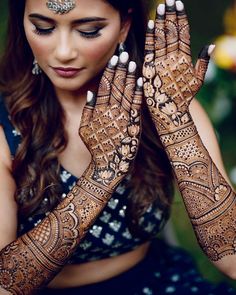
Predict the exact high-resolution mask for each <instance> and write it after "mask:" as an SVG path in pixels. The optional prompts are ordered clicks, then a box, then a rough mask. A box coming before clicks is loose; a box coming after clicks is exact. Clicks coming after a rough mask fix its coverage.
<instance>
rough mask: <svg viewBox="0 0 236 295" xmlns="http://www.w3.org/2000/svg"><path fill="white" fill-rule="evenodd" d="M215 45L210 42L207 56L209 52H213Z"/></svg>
mask: <svg viewBox="0 0 236 295" xmlns="http://www.w3.org/2000/svg"><path fill="white" fill-rule="evenodd" d="M215 48H216V46H215V45H214V44H211V45H210V46H209V48H208V54H209V56H211V54H212V53H213V51H214V50H215Z"/></svg>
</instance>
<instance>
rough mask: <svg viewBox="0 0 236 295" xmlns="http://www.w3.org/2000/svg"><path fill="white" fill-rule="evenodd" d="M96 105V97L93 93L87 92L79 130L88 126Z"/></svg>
mask: <svg viewBox="0 0 236 295" xmlns="http://www.w3.org/2000/svg"><path fill="white" fill-rule="evenodd" d="M95 105H96V96H95V94H94V93H93V92H91V91H88V92H87V103H86V105H85V107H84V109H83V113H82V117H81V122H80V128H82V127H85V126H88V124H89V122H90V120H91V118H92V116H93V110H94V107H95Z"/></svg>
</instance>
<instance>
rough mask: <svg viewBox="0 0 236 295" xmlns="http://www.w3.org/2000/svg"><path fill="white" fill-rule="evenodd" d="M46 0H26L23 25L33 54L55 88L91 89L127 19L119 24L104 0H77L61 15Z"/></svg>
mask: <svg viewBox="0 0 236 295" xmlns="http://www.w3.org/2000/svg"><path fill="white" fill-rule="evenodd" d="M46 2H47V1H46V0H37V1H35V0H26V6H25V14H24V28H25V33H26V37H27V40H28V42H29V45H30V47H31V49H32V51H33V54H34V57H35V58H36V60H37V61H38V64H39V65H40V67H41V69H42V70H43V71H44V73H45V74H46V75H47V76H48V78H49V79H50V80H51V82H52V83H53V85H54V87H55V88H56V89H63V90H68V91H76V90H79V89H81V88H83V87H84V86H85V87H87V88H88V89H91V90H93V89H94V87H96V86H95V84H94V83H95V82H96V81H97V80H96V78H98V76H99V74H100V73H101V72H102V71H103V69H104V68H105V66H106V64H107V62H108V60H109V59H110V58H111V56H112V55H113V54H114V51H115V49H116V47H117V45H118V43H120V42H123V41H125V38H126V36H127V33H128V30H129V21H127V22H126V23H125V24H121V20H120V15H119V12H118V11H116V10H115V9H114V8H113V7H112V6H111V5H110V4H109V3H108V2H106V1H104V0H77V1H76V7H75V8H74V9H73V10H71V11H70V12H69V13H67V14H64V15H59V14H55V13H54V12H52V11H51V10H49V9H48V8H47V6H46ZM32 66H33V65H32Z"/></svg>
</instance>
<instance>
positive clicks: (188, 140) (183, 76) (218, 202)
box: [143, 1, 236, 261]
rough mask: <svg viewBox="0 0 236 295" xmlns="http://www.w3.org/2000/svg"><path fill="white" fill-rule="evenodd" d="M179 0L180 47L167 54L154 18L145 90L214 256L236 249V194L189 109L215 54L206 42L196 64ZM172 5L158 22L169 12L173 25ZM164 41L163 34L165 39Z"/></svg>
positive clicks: (208, 250) (206, 248)
mask: <svg viewBox="0 0 236 295" xmlns="http://www.w3.org/2000/svg"><path fill="white" fill-rule="evenodd" d="M177 2H178V4H176V6H178V7H177V10H178V11H177V12H176V13H177V33H176V34H177V36H178V38H179V39H178V48H177V49H174V50H170V47H169V49H168V50H166V54H165V55H163V52H165V50H164V49H163V48H162V46H159V45H158V44H157V41H156V40H162V39H163V34H162V33H161V34H160V31H159V30H157V29H155V25H154V24H153V23H152V22H151V21H150V22H149V25H148V31H147V39H146V47H145V52H146V53H145V61H144V67H143V76H144V94H145V98H146V101H147V105H148V107H149V110H150V113H151V116H152V119H153V121H154V123H155V126H156V129H157V131H158V133H159V135H160V139H161V141H162V143H163V145H164V147H165V149H166V152H167V154H168V157H169V159H170V161H171V164H172V167H173V169H174V172H175V175H176V178H177V181H178V184H179V188H180V191H181V194H182V196H183V199H184V203H185V206H186V209H187V211H188V214H189V216H190V220H191V222H192V225H193V228H194V230H195V233H196V236H197V239H198V241H199V244H200V245H201V247H202V249H203V251H204V252H205V253H206V254H207V255H208V256H209V258H210V259H211V260H212V261H218V260H219V259H221V258H222V257H224V256H226V255H232V254H235V253H236V226H235V214H236V207H235V201H236V196H235V193H234V192H233V191H232V189H231V187H230V186H229V185H228V183H227V182H226V181H225V180H224V178H223V177H222V175H221V174H220V172H219V171H218V169H217V167H216V166H215V164H214V163H213V162H212V160H211V158H210V156H209V154H208V152H207V150H206V148H205V147H204V145H203V143H202V141H201V139H200V137H199V135H198V132H197V130H196V127H195V125H194V122H193V120H192V118H191V115H190V113H189V104H190V102H191V100H192V98H193V97H194V95H195V94H196V93H197V91H198V90H199V88H200V87H201V85H202V83H203V80H204V76H205V73H206V69H207V65H208V60H209V56H208V47H206V48H204V49H203V51H202V52H201V54H200V56H199V59H198V62H197V64H196V67H195V68H194V67H193V65H192V62H191V55H190V41H189V40H190V36H189V26H188V22H187V17H186V14H185V12H184V6H183V3H182V2H180V1H177ZM166 10H167V13H166V14H165V13H164V12H163V9H160V7H159V8H158V9H157V12H159V13H162V15H159V13H157V17H156V21H155V23H156V24H158V23H160V20H162V22H163V19H164V20H166V19H167V18H168V21H165V26H167V25H168V26H169V22H170V18H173V17H175V16H173V11H171V15H170V10H171V9H170V8H168V7H167V9H166ZM169 27H170V26H169ZM162 30H164V31H165V32H166V40H168V39H169V40H175V38H174V37H173V36H172V34H173V32H174V30H172V31H171V32H170V30H169V28H168V29H166V28H164V29H163V28H162ZM156 34H160V36H156ZM168 34H171V35H170V36H168ZM164 43H165V41H163V40H162V41H161V44H164ZM168 43H171V42H170V41H166V47H167V46H168ZM171 48H175V47H171ZM160 50H161V51H160ZM160 52H161V53H160Z"/></svg>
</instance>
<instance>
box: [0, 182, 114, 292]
mask: <svg viewBox="0 0 236 295" xmlns="http://www.w3.org/2000/svg"><path fill="white" fill-rule="evenodd" d="M111 194H112V191H111V190H108V189H107V190H104V187H99V186H98V184H97V183H95V182H91V181H90V180H88V179H86V178H84V177H82V178H81V179H80V180H79V181H78V185H76V186H74V187H73V189H72V190H71V192H70V193H69V194H68V195H67V197H66V198H65V199H64V200H63V202H62V203H61V204H59V206H57V208H56V209H55V210H53V212H52V213H50V214H49V215H48V216H47V217H46V218H45V219H44V220H43V221H42V222H41V223H40V224H39V225H38V226H37V227H35V228H34V229H32V230H31V231H30V232H28V233H26V234H25V235H23V236H22V237H20V238H19V239H17V240H16V241H14V242H13V243H11V244H10V245H8V246H7V247H6V248H5V249H3V250H2V251H1V254H0V286H1V287H2V288H4V289H6V290H8V291H9V292H11V293H12V294H17V295H19V294H24V295H25V294H32V293H33V292H34V291H36V290H37V289H38V288H40V287H42V286H44V285H46V284H47V283H48V282H49V281H50V280H51V279H52V278H53V277H54V276H55V275H56V274H57V273H58V272H59V271H60V270H61V268H62V267H63V266H64V264H65V263H66V261H67V260H68V259H69V257H70V256H71V254H72V253H73V251H74V250H75V248H76V246H77V245H78V243H79V242H80V240H81V239H82V238H83V237H84V235H85V234H86V232H87V230H88V229H89V227H90V226H91V225H92V224H93V222H94V221H95V218H96V217H97V215H98V214H99V213H100V212H101V210H102V209H103V208H104V206H105V204H106V203H107V201H108V200H109V198H110V196H111Z"/></svg>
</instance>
